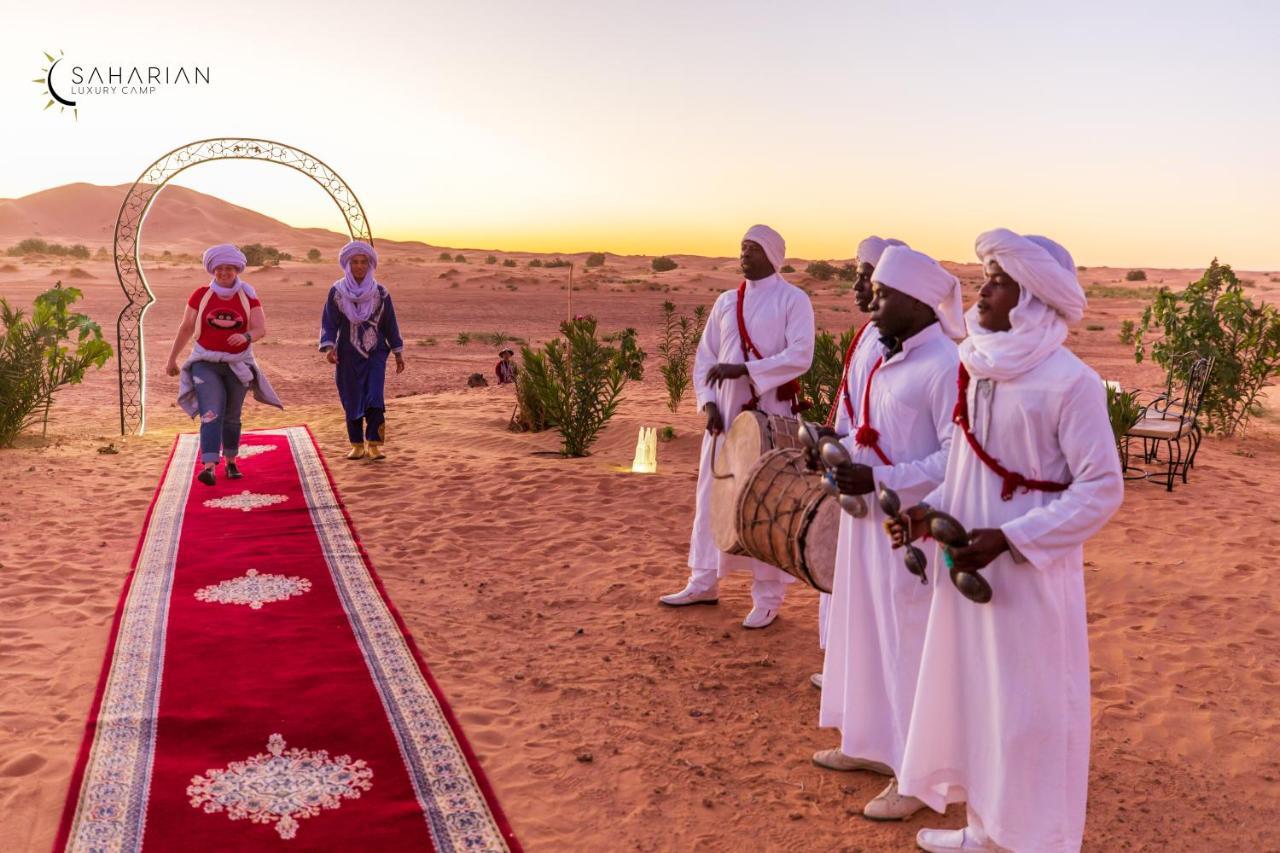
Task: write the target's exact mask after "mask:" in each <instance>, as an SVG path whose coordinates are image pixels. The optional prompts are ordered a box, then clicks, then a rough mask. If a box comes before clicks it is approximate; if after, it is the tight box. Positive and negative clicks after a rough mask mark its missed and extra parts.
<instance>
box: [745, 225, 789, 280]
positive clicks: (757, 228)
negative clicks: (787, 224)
mask: <svg viewBox="0 0 1280 853" xmlns="http://www.w3.org/2000/svg"><path fill="white" fill-rule="evenodd" d="M742 239H743V240H750V241H752V242H753V243H758V244H759V245H760V248H761V249H764V256H765V257H766V258H768V259H769V263H771V264H773V271H774V272H778V271H780V270H781V269H782V266H783V264H785V263H786V260H787V243H786V241H785V240H783V239H782V235H781V234H779V233H778V232H777V231H774V230H773V229H772V228H770V227H769V226H768V225H752V226H751V227H750V228H749V229H747V233H746V236H745V237H743V238H742Z"/></svg>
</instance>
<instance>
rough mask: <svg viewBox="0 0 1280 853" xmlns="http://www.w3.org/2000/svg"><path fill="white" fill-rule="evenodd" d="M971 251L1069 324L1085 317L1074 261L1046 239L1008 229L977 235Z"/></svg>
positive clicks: (1082, 296) (1084, 300) (1060, 248)
mask: <svg viewBox="0 0 1280 853" xmlns="http://www.w3.org/2000/svg"><path fill="white" fill-rule="evenodd" d="M974 248H975V249H976V250H977V253H978V259H979V260H980V261H982V264H983V266H986V264H987V262H988V261H995V262H996V263H998V264H1000V268H1001V269H1003V270H1004V271H1005V272H1006V273H1008V274H1009V277H1010V278H1012V279H1013V280H1014V281H1016V282H1017V283H1018V285H1019V286H1020V287H1023V288H1025V289H1026V290H1028V291H1030V292H1031V295H1032V296H1034V297H1036V298H1037V299H1039V300H1040V301H1041V302H1043V303H1044V304H1046V305H1048V306H1049V307H1050V308H1052V309H1053V310H1054V311H1057V312H1058V313H1059V314H1061V315H1062V318H1063V319H1064V320H1066V321H1067V323H1068V324H1071V323H1078V322H1080V319H1081V318H1082V317H1084V309H1085V305H1086V304H1087V300H1086V299H1085V295H1084V288H1082V287H1081V286H1080V281H1079V280H1078V279H1077V278H1076V267H1075V262H1074V261H1073V260H1072V258H1071V253H1070V252H1068V251H1067V250H1066V249H1065V248H1063V247H1062V246H1061V245H1059V244H1058V243H1055V242H1054V241H1053V240H1050V239H1049V238H1048V237H1040V236H1037V235H1027V236H1022V235H1020V234H1015V233H1014V232H1012V231H1010V230H1009V229H1008V228H997V229H995V230H994V231H987V232H986V233H984V234H979V235H978V239H977V241H976V243H975V246H974Z"/></svg>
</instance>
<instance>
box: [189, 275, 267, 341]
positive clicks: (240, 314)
mask: <svg viewBox="0 0 1280 853" xmlns="http://www.w3.org/2000/svg"><path fill="white" fill-rule="evenodd" d="M208 289H209V286H208V285H205V286H204V287H200V288H197V289H196V292H195V293H193V294H191V298H190V299H188V300H187V304H188V305H190V306H191V308H192V310H195V311H199V310H200V300H202V299H204V294H205V292H206V291H208ZM245 296H246V298H247V299H248V300H249V308H250V309H254V308H260V307H261V306H262V303H261V302H260V301H259V300H257V299H255V298H254V297H252V296H249V295H248V294H245ZM196 329H197V330H198V331H197V333H196V340H197V341H199V342H200V346H202V347H204V348H205V349H207V350H216V351H218V352H243V351H244V350H246V349H247V348H248V347H247V346H238V347H234V346H232V345H231V344H229V343H227V338H229V337H231V336H232V335H234V334H236V333H239V334H242V335H243V334H244V333H245V332H246V331H248V329H249V318H248V317H246V316H245V315H244V303H242V302H241V301H240V294H238V293H237V294H236V295H235V296H233V297H231V298H230V299H223V298H222V297H221V296H219V295H218V294H216V293H215V294H213V295H212V296H210V297H209V304H208V305H206V306H205V307H204V316H203V317H197V318H196Z"/></svg>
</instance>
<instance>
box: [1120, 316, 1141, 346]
mask: <svg viewBox="0 0 1280 853" xmlns="http://www.w3.org/2000/svg"><path fill="white" fill-rule="evenodd" d="M1137 335H1138V325H1137V323H1134V322H1133V321H1132V320H1125V321H1124V322H1122V323H1121V324H1120V343H1122V344H1127V345H1129V346H1133V344H1134V339H1135V338H1136V337H1137Z"/></svg>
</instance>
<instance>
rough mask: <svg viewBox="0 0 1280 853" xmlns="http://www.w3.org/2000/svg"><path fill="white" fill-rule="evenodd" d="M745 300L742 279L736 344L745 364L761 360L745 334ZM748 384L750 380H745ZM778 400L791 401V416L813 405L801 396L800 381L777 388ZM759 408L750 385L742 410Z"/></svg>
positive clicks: (757, 351) (744, 283)
mask: <svg viewBox="0 0 1280 853" xmlns="http://www.w3.org/2000/svg"><path fill="white" fill-rule="evenodd" d="M746 300H747V280H746V279H745V278H744V279H743V280H742V284H740V285H738V343H739V344H741V345H742V360H743V362H744V363H745V362H747V361H750V360H751V356H753V355H754V356H755V357H756V358H758V359H763V358H764V356H763V355H761V353H760V350H758V349H756V345H755V344H754V343H752V341H751V335H749V334H747V318H746V316H745V313H744V308H743V305H744V303H745V302H746ZM747 381H748V383H750V379H748V380H747ZM778 399H779V400H782V401H783V402H786V401H787V400H790V401H791V414H793V415H795V414H799V413H800V412H803V411H807V410H808V409H811V408H813V403H811V402H809V401H808V400H806V399H804V397H802V396H801V389H800V380H799V379H792V380H791V381H789V382H784V383H783V384H782V385H779V386H778ZM759 407H760V395H759V394H757V393H756V386H755V385H754V384H751V401H750V402H749V403H747V405H745V406H743V409H744V410H747V411H752V410H755V409H758V408H759Z"/></svg>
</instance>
